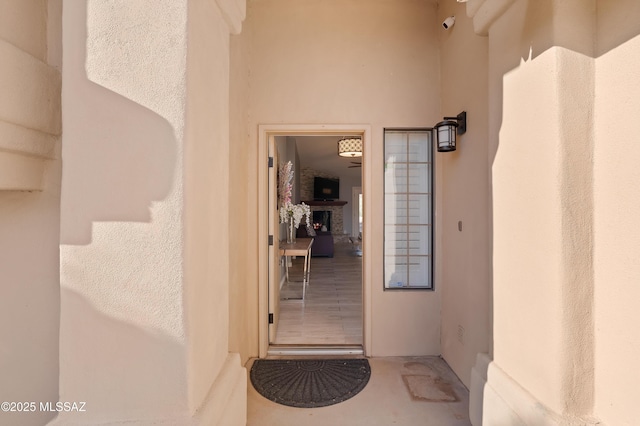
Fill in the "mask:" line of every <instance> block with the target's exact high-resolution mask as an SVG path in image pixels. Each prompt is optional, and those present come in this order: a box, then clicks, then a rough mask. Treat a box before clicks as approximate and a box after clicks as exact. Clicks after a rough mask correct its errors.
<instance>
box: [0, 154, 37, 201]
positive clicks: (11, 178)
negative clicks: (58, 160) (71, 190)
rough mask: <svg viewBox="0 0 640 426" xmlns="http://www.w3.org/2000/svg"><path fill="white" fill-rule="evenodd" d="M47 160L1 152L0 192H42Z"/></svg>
mask: <svg viewBox="0 0 640 426" xmlns="http://www.w3.org/2000/svg"><path fill="white" fill-rule="evenodd" d="M46 165H47V160H46V159H44V158H40V157H33V156H29V155H24V154H22V153H16V152H6V151H0V191H42V190H43V189H44V188H43V180H44V179H43V178H44V172H45V168H46Z"/></svg>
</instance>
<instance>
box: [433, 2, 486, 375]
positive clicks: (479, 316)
mask: <svg viewBox="0 0 640 426" xmlns="http://www.w3.org/2000/svg"><path fill="white" fill-rule="evenodd" d="M451 15H454V16H455V17H456V21H455V25H454V26H453V27H452V28H450V29H449V30H447V31H445V30H444V29H443V30H440V40H441V49H440V56H441V65H440V66H441V87H442V88H441V90H442V115H443V116H448V117H450V116H456V115H457V114H459V113H460V112H461V111H466V112H467V132H466V133H465V134H464V135H461V136H459V137H458V148H457V150H456V151H455V152H451V153H437V154H436V166H437V175H436V182H437V183H438V185H437V188H436V195H437V197H438V198H437V201H438V203H439V204H440V210H439V211H440V216H439V222H438V223H439V225H440V226H439V227H438V228H436V231H437V238H438V240H439V241H440V244H441V247H442V248H441V251H440V252H438V253H436V254H437V255H438V256H439V258H440V262H439V264H440V265H441V270H440V272H439V274H440V276H441V277H442V283H441V288H442V356H443V358H444V359H445V360H446V361H447V363H448V364H449V365H450V366H451V368H453V370H454V371H455V372H456V374H457V375H458V377H460V379H461V380H462V381H463V383H464V384H465V385H466V386H469V384H470V374H471V367H472V366H473V364H474V362H475V358H476V354H477V353H478V352H488V351H489V350H490V348H491V346H492V345H491V339H492V336H491V331H490V330H491V325H490V300H491V286H490V265H491V255H490V253H491V240H490V233H491V226H492V223H491V220H490V218H489V205H490V202H491V192H490V190H489V166H488V142H487V138H488V111H487V106H488V94H487V90H488V39H487V37H481V36H479V35H477V34H475V33H474V31H473V23H472V21H471V19H469V18H468V17H467V16H466V6H465V5H463V4H458V3H455V2H441V4H440V8H439V10H438V22H442V21H444V19H445V18H446V17H447V16H451ZM441 119H442V117H440V118H439V120H441ZM434 124H435V123H434ZM459 222H461V226H462V229H461V230H460V229H459V226H458V223H459Z"/></svg>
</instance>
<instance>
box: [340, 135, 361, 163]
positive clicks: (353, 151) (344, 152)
mask: <svg viewBox="0 0 640 426" xmlns="http://www.w3.org/2000/svg"><path fill="white" fill-rule="evenodd" d="M338 155H339V156H341V157H351V158H353V157H362V138H342V139H340V140H339V141H338Z"/></svg>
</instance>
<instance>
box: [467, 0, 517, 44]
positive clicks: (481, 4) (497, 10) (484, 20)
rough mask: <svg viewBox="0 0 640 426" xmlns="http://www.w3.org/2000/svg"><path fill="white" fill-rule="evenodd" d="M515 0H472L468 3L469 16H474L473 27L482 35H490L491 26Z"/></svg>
mask: <svg viewBox="0 0 640 426" xmlns="http://www.w3.org/2000/svg"><path fill="white" fill-rule="evenodd" d="M514 2H515V0H472V1H470V2H468V3H467V16H469V17H470V18H473V29H474V31H475V33H476V34H478V35H481V36H486V35H489V28H491V25H493V23H494V22H495V21H496V20H497V19H498V18H499V17H500V16H502V14H503V13H504V12H506V11H507V9H509V7H510V6H511V5H512V4H513V3H514Z"/></svg>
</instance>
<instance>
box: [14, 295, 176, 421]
mask: <svg viewBox="0 0 640 426" xmlns="http://www.w3.org/2000/svg"><path fill="white" fill-rule="evenodd" d="M61 298H62V300H63V309H62V315H61V318H60V322H61V323H60V326H61V327H60V329H61V334H60V339H61V341H62V342H66V344H63V345H61V348H60V349H61V352H60V401H77V402H80V401H82V402H86V406H85V407H86V412H69V413H64V412H63V413H60V415H59V416H58V418H57V419H56V420H54V421H53V422H52V423H51V424H60V425H66V424H98V423H102V422H104V421H108V422H111V421H124V420H127V419H136V418H137V419H141V418H147V419H153V418H156V419H165V420H166V419H171V418H175V419H180V416H183V417H184V416H185V415H186V414H187V407H186V371H185V366H186V360H185V348H184V346H183V345H181V344H180V342H178V341H176V340H175V339H172V338H170V337H168V336H167V335H166V334H164V333H162V332H160V331H157V330H151V329H144V328H141V327H137V326H134V325H131V324H130V323H125V322H122V321H119V320H117V319H115V318H112V317H109V316H107V315H104V314H103V313H101V312H100V311H99V310H97V309H96V308H95V307H94V306H93V305H92V304H91V303H90V302H89V300H87V299H86V298H84V297H83V296H82V295H80V294H78V293H77V292H75V291H72V290H68V289H64V288H63V289H62V290H61ZM160 407H161V408H160ZM116 414H117V416H118V418H114V417H113V416H114V415H116ZM3 424H15V423H3Z"/></svg>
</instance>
